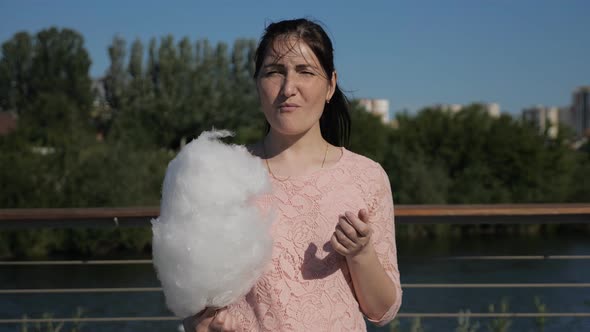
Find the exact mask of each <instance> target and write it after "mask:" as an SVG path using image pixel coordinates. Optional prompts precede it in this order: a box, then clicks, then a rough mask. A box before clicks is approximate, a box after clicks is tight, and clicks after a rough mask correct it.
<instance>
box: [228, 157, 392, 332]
mask: <svg viewBox="0 0 590 332" xmlns="http://www.w3.org/2000/svg"><path fill="white" fill-rule="evenodd" d="M272 185H273V193H272V195H267V196H263V197H260V199H259V201H258V203H259V204H260V206H261V207H262V209H263V210H266V211H269V210H275V212H276V214H277V220H276V221H275V222H274V224H273V225H272V230H271V231H272V235H273V238H274V246H273V253H272V262H271V266H270V267H269V269H268V270H267V272H266V273H265V274H263V276H262V277H261V278H260V280H259V281H258V282H257V283H256V285H255V286H254V287H253V288H252V290H251V291H250V292H249V293H248V294H247V295H246V296H245V297H244V298H242V299H240V300H238V301H237V302H236V303H234V304H232V305H231V306H230V307H229V313H231V314H232V315H233V316H234V317H236V318H237V319H238V321H239V322H240V328H241V329H242V330H243V331H366V326H365V322H364V320H363V314H362V312H361V310H360V306H359V304H358V302H357V300H356V298H355V294H354V292H353V288H352V287H353V286H352V280H351V277H350V274H349V271H348V267H347V264H346V260H345V258H344V257H343V256H341V255H340V254H338V253H336V252H335V251H334V250H333V249H332V246H331V245H330V237H331V236H332V233H333V232H334V228H335V226H336V223H337V221H338V216H339V215H341V214H343V213H344V212H345V211H353V212H356V213H358V210H360V209H362V208H366V209H367V210H368V211H369V214H370V216H371V219H370V220H371V226H372V228H373V235H372V240H373V242H374V245H375V248H376V251H377V254H378V257H379V259H380V261H381V264H382V265H383V267H384V269H385V271H386V272H387V274H388V275H389V277H390V278H391V280H393V282H394V284H395V285H396V287H397V293H398V297H397V301H396V302H395V303H394V304H393V305H392V307H391V308H390V309H389V310H388V311H387V312H386V313H385V315H384V316H383V317H381V318H380V319H379V320H377V321H374V322H375V323H376V324H378V325H384V324H386V323H388V322H389V321H390V320H392V319H393V318H394V316H395V315H396V313H397V312H398V310H399V307H400V305H401V293H402V291H401V287H400V280H399V271H398V267H397V258H396V247H395V231H394V223H393V200H392V194H391V188H390V185H389V180H388V178H387V174H386V173H385V171H384V170H383V168H382V167H381V166H380V165H379V164H378V163H376V162H374V161H372V160H370V159H368V158H366V157H363V156H360V155H358V154H355V153H353V152H351V151H348V150H346V149H343V154H342V157H341V158H340V160H339V161H338V162H337V163H336V164H335V165H334V166H332V167H329V168H325V169H321V170H318V171H316V172H315V173H313V174H310V175H306V176H301V177H291V178H289V179H287V180H284V181H279V180H276V179H273V180H272Z"/></svg>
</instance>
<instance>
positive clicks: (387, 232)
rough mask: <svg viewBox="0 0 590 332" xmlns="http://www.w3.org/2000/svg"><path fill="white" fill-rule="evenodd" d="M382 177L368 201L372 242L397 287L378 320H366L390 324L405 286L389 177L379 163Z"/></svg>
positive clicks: (378, 178)
mask: <svg viewBox="0 0 590 332" xmlns="http://www.w3.org/2000/svg"><path fill="white" fill-rule="evenodd" d="M378 172H379V176H376V177H375V180H374V183H372V184H371V189H370V192H371V193H372V195H371V197H370V200H369V202H368V208H369V215H370V220H371V222H372V227H373V235H372V240H373V245H374V246H375V250H376V251H377V256H378V257H379V261H380V262H381V265H383V268H384V269H385V272H386V273H387V275H388V276H389V277H390V278H391V280H392V281H393V283H394V285H395V288H396V293H397V296H396V299H395V302H394V303H393V305H392V306H391V307H390V308H389V310H387V312H386V313H385V314H384V315H383V316H382V317H381V318H379V319H378V320H373V319H370V318H368V317H367V320H369V321H370V322H373V323H375V324H376V325H379V326H383V325H385V324H387V323H389V322H390V321H391V320H392V319H393V318H394V317H395V315H396V314H397V312H398V311H399V308H400V306H401V302H402V289H401V284H400V275H399V269H398V265H397V249H396V245H395V222H394V212H393V197H392V192H391V185H390V184H389V177H388V176H387V173H385V171H384V170H383V168H382V167H381V166H380V165H379V166H378Z"/></svg>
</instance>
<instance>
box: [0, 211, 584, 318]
mask: <svg viewBox="0 0 590 332" xmlns="http://www.w3.org/2000/svg"><path fill="white" fill-rule="evenodd" d="M158 214H159V209H158V208H157V207H135V208H92V209H5V210H0V229H31V228H44V227H49V228H64V227H68V228H69V227H113V226H116V227H145V226H149V225H150V223H149V221H150V220H151V219H152V218H155V217H156V216H157V215H158ZM395 214H396V223H398V224H533V223H534V224H569V223H588V224H590V204H526V205H465V206H453V205H444V206H435V205H428V206H426V205H405V206H404V205H398V206H396V208H395ZM436 259H447V260H476V261H477V260H590V255H518V256H516V255H514V256H510V255H508V256H448V257H438V258H436ZM120 264H124V265H130V264H146V265H151V264H152V261H151V260H148V259H144V260H90V261H84V260H71V261H0V266H25V265H28V266H43V265H88V266H89V265H120ZM402 287H403V288H405V289H409V288H430V289H432V288H590V283H419V284H409V283H408V284H403V285H402ZM131 292H162V288H161V287H127V288H48V289H0V296H2V295H6V294H66V293H131ZM23 314H25V313H23ZM397 317H399V318H416V317H420V318H459V317H471V318H539V317H559V318H564V317H585V318H587V317H590V312H493V313H484V312H457V313H449V312H447V313H445V312H438V313H428V312H414V313H408V312H400V313H399V314H398V315H397ZM175 320H178V318H176V317H172V316H161V317H160V316H151V317H60V318H54V317H44V318H2V319H0V324H25V323H47V322H78V323H88V322H92V323H100V322H137V321H143V322H147V321H152V322H153V321H175Z"/></svg>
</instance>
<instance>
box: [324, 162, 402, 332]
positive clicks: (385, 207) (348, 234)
mask: <svg viewBox="0 0 590 332" xmlns="http://www.w3.org/2000/svg"><path fill="white" fill-rule="evenodd" d="M379 171H380V173H381V178H380V179H379V180H378V181H375V183H372V184H371V186H370V187H371V188H372V190H374V192H373V193H372V194H371V195H370V196H371V197H369V200H368V201H369V204H368V207H369V211H367V210H365V209H363V210H361V211H359V212H358V214H357V213H352V212H346V213H345V215H344V216H342V217H341V218H340V220H339V222H338V225H337V226H336V230H335V232H334V235H333V236H332V239H331V243H332V247H334V249H335V250H336V251H337V252H339V253H340V254H342V255H343V256H345V257H346V262H347V265H348V269H349V271H350V275H351V278H352V283H353V286H354V292H355V295H356V297H357V300H358V302H359V305H360V307H361V310H362V311H363V313H364V314H365V315H366V316H367V318H368V319H369V320H370V321H372V322H373V323H376V324H377V325H384V324H386V323H387V322H389V321H391V320H392V319H393V318H394V317H395V314H396V313H397V312H398V310H399V308H400V306H401V298H402V290H401V285H400V279H399V270H398V267H397V250H396V246H395V229H394V221H393V219H394V217H393V199H392V195H391V188H390V186H389V179H388V178H387V174H386V173H385V171H383V169H382V168H380V169H379Z"/></svg>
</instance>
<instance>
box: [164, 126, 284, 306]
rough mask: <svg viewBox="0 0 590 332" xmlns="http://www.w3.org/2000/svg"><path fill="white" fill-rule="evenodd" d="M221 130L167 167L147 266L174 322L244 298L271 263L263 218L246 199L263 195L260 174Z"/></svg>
mask: <svg viewBox="0 0 590 332" xmlns="http://www.w3.org/2000/svg"><path fill="white" fill-rule="evenodd" d="M229 135H231V133H230V132H228V131H212V132H204V133H202V134H201V135H200V136H199V137H198V138H197V139H196V140H193V141H192V142H190V143H189V144H187V145H186V146H185V147H184V148H183V149H182V150H181V151H180V152H179V154H178V155H177V156H176V158H174V160H172V161H171V162H170V164H169V165H168V169H167V171H166V177H165V178H164V188H163V191H162V204H161V209H160V217H159V218H158V219H155V220H152V230H153V241H152V247H153V261H154V266H155V268H156V271H157V274H158V278H159V279H160V281H161V283H162V287H163V288H164V295H165V296H166V304H167V305H168V308H169V309H170V310H171V311H172V312H173V313H174V314H175V315H176V316H178V317H187V316H190V315H193V314H195V313H197V312H199V311H201V310H203V309H204V308H205V307H223V306H227V305H229V304H230V303H232V302H233V301H235V300H236V299H237V298H239V297H240V296H243V295H245V294H246V293H247V292H248V291H249V290H250V289H251V288H252V286H253V285H254V283H255V282H256V280H257V279H258V278H259V277H260V275H261V274H262V272H263V271H264V268H265V267H266V265H267V263H268V262H269V261H270V256H271V249H272V240H271V237H270V232H269V228H270V224H271V223H270V216H263V215H261V213H260V211H259V209H258V208H257V207H256V206H255V205H254V203H253V202H252V199H253V198H254V197H255V196H257V195H261V194H264V193H266V192H268V191H269V190H270V181H269V179H268V175H267V171H266V169H265V168H264V165H263V164H262V161H261V160H260V159H259V158H256V157H253V156H252V155H251V154H250V153H249V152H248V151H247V150H246V148H245V147H243V146H236V145H232V146H230V145H227V144H224V143H223V142H220V141H219V140H218V138H219V137H225V136H229Z"/></svg>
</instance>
